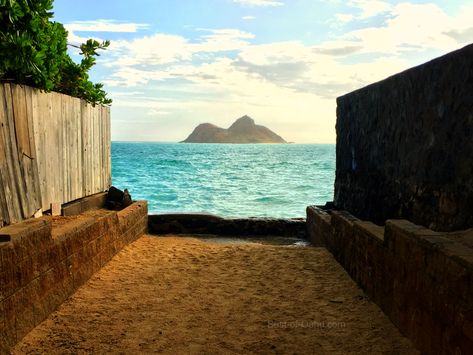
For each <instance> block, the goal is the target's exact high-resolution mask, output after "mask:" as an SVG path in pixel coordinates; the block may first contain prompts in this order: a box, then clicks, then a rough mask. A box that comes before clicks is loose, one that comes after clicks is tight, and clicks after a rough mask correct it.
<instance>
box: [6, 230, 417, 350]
mask: <svg viewBox="0 0 473 355" xmlns="http://www.w3.org/2000/svg"><path fill="white" fill-rule="evenodd" d="M25 353H27V354H90V353H95V354H104V353H110V354H146V353H164V354H251V353H258V354H417V351H416V350H415V349H414V348H413V347H412V345H411V343H410V342H409V341H408V340H407V339H406V338H404V337H402V336H401V335H400V333H399V331H398V330H397V329H396V328H395V327H394V325H393V324H392V323H391V322H390V321H389V320H388V318H387V317H386V316H385V315H384V314H383V313H382V312H381V310H380V309H379V308H378V307H377V306H376V305H375V304H374V303H372V302H371V301H370V300H369V299H368V298H367V297H366V296H365V295H364V293H363V292H362V291H361V290H360V289H359V288H358V287H357V286H356V284H355V283H354V282H353V281H352V280H351V279H350V277H349V276H348V275H347V273H346V272H345V271H344V270H343V268H342V267H341V266H340V265H339V264H338V263H337V262H336V261H335V260H334V259H333V257H332V255H331V254H330V253H329V252H328V251H327V250H325V249H323V248H314V247H310V246H302V247H294V246H281V245H262V244H257V243H245V244H242V243H235V244H231V243H230V244H228V243H218V242H216V241H202V240H198V239H194V238H190V237H186V238H183V237H175V236H167V237H155V236H143V237H142V238H140V239H139V240H137V241H136V242H134V243H132V244H131V245H129V246H128V247H126V248H125V249H124V250H122V251H121V252H120V253H119V254H118V255H116V256H115V257H114V258H113V259H112V260H111V261H110V262H109V263H108V264H107V265H106V266H105V267H104V268H103V269H102V270H100V271H99V272H98V273H96V274H95V275H94V276H93V277H92V278H91V279H90V281H89V282H88V283H87V284H85V285H84V286H83V287H81V288H80V289H79V290H78V291H77V292H76V294H74V295H73V296H72V297H71V298H70V299H68V300H67V301H66V302H65V303H64V304H63V305H62V306H61V307H60V308H59V309H58V310H57V311H56V312H54V313H53V314H52V315H51V316H50V317H49V318H48V319H47V320H46V321H44V322H43V323H41V324H40V325H39V326H38V327H36V328H35V329H34V330H33V331H32V332H30V333H29V334H28V335H27V336H26V337H25V338H24V339H23V340H22V341H21V342H20V343H19V344H17V346H16V347H15V348H14V349H13V354H25Z"/></svg>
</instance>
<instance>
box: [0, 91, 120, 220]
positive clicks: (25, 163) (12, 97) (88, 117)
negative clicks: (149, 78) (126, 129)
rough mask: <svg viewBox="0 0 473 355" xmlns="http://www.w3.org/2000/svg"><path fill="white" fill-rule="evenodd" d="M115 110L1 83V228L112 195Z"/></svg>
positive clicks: (63, 96)
mask: <svg viewBox="0 0 473 355" xmlns="http://www.w3.org/2000/svg"><path fill="white" fill-rule="evenodd" d="M110 150H111V144H110V109H109V108H108V107H104V106H95V107H93V106H92V105H90V104H87V103H86V102H85V101H83V100H80V99H77V98H73V97H70V96H67V95H62V94H58V93H44V92H41V91H39V90H37V89H33V88H31V87H28V86H20V85H15V84H7V83H0V224H1V223H2V220H3V222H4V223H6V224H11V223H16V222H19V221H21V220H23V219H26V218H30V217H32V216H33V215H34V214H35V213H36V212H38V211H39V210H42V211H46V210H49V209H50V208H51V204H52V203H59V204H64V203H67V202H70V201H73V200H76V199H79V198H81V197H85V196H88V195H92V194H94V193H97V192H102V191H105V190H107V189H108V188H109V187H110V184H111V155H110Z"/></svg>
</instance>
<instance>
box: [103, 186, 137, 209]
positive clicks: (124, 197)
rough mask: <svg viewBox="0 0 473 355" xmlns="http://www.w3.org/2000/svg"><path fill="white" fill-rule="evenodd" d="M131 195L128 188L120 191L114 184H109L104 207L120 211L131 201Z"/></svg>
mask: <svg viewBox="0 0 473 355" xmlns="http://www.w3.org/2000/svg"><path fill="white" fill-rule="evenodd" d="M132 202H133V201H132V199H131V195H130V193H129V192H128V189H125V191H121V190H119V189H117V188H116V187H115V186H111V187H110V189H109V190H108V193H107V199H106V201H105V207H107V208H108V209H110V210H114V211H120V210H122V209H124V208H125V207H127V206H129V205H131V203H132Z"/></svg>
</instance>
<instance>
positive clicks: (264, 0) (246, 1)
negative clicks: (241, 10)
mask: <svg viewBox="0 0 473 355" xmlns="http://www.w3.org/2000/svg"><path fill="white" fill-rule="evenodd" d="M233 2H235V3H237V4H241V5H245V6H254V7H256V6H262V7H267V6H283V5H284V3H283V2H282V1H273V0H233Z"/></svg>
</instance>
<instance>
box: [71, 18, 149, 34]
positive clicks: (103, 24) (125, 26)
mask: <svg viewBox="0 0 473 355" xmlns="http://www.w3.org/2000/svg"><path fill="white" fill-rule="evenodd" d="M64 27H65V28H66V29H67V30H68V31H71V32H72V31H74V32H121V33H131V32H137V31H139V30H142V29H146V28H148V27H149V25H147V24H141V23H130V22H126V23H120V22H118V21H115V20H104V19H102V20H94V21H76V22H70V23H66V24H64Z"/></svg>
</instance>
